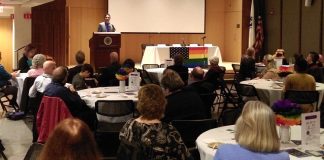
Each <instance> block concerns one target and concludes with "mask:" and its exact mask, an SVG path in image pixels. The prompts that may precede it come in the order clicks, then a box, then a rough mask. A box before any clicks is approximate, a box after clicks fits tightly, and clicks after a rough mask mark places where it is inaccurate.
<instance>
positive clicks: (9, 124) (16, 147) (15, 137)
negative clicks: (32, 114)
mask: <svg viewBox="0 0 324 160" xmlns="http://www.w3.org/2000/svg"><path fill="white" fill-rule="evenodd" d="M0 112H1V111H0ZM0 115H1V113H0ZM25 121H26V123H27V124H28V125H27V124H26V123H25ZM28 126H30V119H28V118H27V119H26V120H18V121H12V120H8V119H7V118H3V116H2V117H0V139H1V140H2V143H3V145H4V147H5V148H6V150H5V151H4V153H5V154H6V156H7V158H8V159H9V160H23V159H24V157H25V155H26V153H27V150H28V148H29V147H30V145H31V144H32V132H31V130H30V129H29V127H28ZM0 159H1V160H2V159H3V158H2V157H0Z"/></svg>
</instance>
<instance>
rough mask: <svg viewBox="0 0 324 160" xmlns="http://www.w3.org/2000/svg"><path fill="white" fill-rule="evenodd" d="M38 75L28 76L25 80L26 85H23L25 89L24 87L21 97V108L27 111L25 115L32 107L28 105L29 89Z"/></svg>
mask: <svg viewBox="0 0 324 160" xmlns="http://www.w3.org/2000/svg"><path fill="white" fill-rule="evenodd" d="M35 79H36V77H26V79H25V80H24V85H23V89H22V93H21V99H20V110H22V111H24V112H25V115H27V114H28V112H29V110H30V108H29V106H28V102H29V99H30V98H29V96H28V93H29V89H30V87H31V86H32V85H33V84H34V81H35Z"/></svg>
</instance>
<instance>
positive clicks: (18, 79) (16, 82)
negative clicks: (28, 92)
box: [11, 73, 28, 106]
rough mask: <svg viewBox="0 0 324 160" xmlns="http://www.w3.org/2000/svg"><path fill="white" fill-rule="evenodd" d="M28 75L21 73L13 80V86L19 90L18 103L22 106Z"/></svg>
mask: <svg viewBox="0 0 324 160" xmlns="http://www.w3.org/2000/svg"><path fill="white" fill-rule="evenodd" d="M26 77H28V74H27V73H19V76H17V77H16V79H15V80H11V83H12V85H13V86H16V87H17V88H18V92H17V104H18V105H19V106H20V100H21V94H22V91H23V89H24V81H25V79H26Z"/></svg>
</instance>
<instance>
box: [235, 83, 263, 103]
mask: <svg viewBox="0 0 324 160" xmlns="http://www.w3.org/2000/svg"><path fill="white" fill-rule="evenodd" d="M234 86H235V89H236V92H237V94H238V96H240V97H241V98H242V100H243V101H244V102H247V101H249V100H260V97H259V95H258V92H257V90H256V88H255V87H254V86H253V85H248V84H239V83H234Z"/></svg>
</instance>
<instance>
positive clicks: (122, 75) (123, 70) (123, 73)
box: [115, 67, 132, 81]
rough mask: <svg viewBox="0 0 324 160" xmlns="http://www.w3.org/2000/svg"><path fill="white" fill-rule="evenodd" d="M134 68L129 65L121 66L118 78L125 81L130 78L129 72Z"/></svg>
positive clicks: (117, 73) (117, 74)
mask: <svg viewBox="0 0 324 160" xmlns="http://www.w3.org/2000/svg"><path fill="white" fill-rule="evenodd" d="M131 71H132V70H131V69H130V68H128V67H121V68H119V70H118V71H117V72H116V74H115V76H116V78H117V79H118V80H120V81H125V80H126V79H127V78H128V74H129V73H130V72H131Z"/></svg>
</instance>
